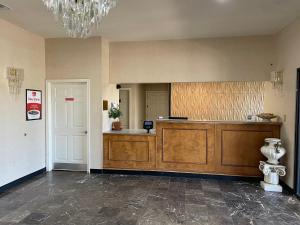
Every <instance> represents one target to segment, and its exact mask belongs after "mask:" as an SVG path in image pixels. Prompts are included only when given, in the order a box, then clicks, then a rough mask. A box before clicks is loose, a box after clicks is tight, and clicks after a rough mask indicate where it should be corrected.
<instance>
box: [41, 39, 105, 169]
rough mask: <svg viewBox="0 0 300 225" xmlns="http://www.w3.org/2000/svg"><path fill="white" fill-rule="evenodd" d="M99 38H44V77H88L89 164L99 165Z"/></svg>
mask: <svg viewBox="0 0 300 225" xmlns="http://www.w3.org/2000/svg"><path fill="white" fill-rule="evenodd" d="M101 72H102V71H101V38H90V39H72V38H54V39H46V78H47V80H53V79H90V81H91V93H90V96H91V99H90V100H91V105H90V107H91V108H90V120H91V134H90V135H91V146H90V147H91V154H90V166H91V168H93V169H101V168H102V155H103V154H102V141H101V140H102V137H101V136H102V78H101Z"/></svg>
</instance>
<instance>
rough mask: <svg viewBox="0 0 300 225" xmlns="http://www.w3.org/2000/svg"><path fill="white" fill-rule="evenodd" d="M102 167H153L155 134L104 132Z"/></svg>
mask: <svg viewBox="0 0 300 225" xmlns="http://www.w3.org/2000/svg"><path fill="white" fill-rule="evenodd" d="M103 144H104V168H112V169H113V168H116V169H132V170H152V169H155V149H156V140H155V136H148V135H117V134H104V143H103Z"/></svg>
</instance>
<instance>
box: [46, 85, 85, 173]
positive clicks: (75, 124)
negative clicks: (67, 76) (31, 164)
mask: <svg viewBox="0 0 300 225" xmlns="http://www.w3.org/2000/svg"><path fill="white" fill-rule="evenodd" d="M51 104H52V107H51V108H52V112H51V113H52V117H51V118H52V146H53V151H52V154H53V166H54V169H64V170H84V171H86V170H87V84H86V83H57V84H53V85H52V88H51Z"/></svg>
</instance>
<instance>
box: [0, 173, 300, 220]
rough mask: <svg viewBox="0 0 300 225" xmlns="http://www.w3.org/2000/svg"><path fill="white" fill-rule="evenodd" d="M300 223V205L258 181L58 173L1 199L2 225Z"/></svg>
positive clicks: (15, 190) (46, 176)
mask: <svg viewBox="0 0 300 225" xmlns="http://www.w3.org/2000/svg"><path fill="white" fill-rule="evenodd" d="M4 224H5V225H7V224H10V225H11V224H22V225H25V224H30V225H33V224H49V225H55V224H62V225H68V224H70V225H71V224H72V225H75V224H76V225H77V224H82V225H98V224H99V225H100V224H101V225H102V224H104V225H135V224H136V225H160V224H162V225H171V224H172V225H173V224H174V225H177V224H184V225H192V224H201V225H202V224H209V225H212V224H220V225H226V224H242V225H244V224H264V225H267V224H273V225H274V224H280V225H284V224H289V225H291V224H300V201H299V200H298V199H297V198H295V197H294V196H291V195H288V194H278V193H265V192H263V191H262V190H261V189H260V188H259V187H258V183H248V182H236V181H235V182H232V181H218V180H212V179H194V178H193V179H187V178H170V177H154V176H121V175H87V174H84V173H71V172H53V173H48V174H47V175H42V176H40V177H38V178H36V179H34V180H32V181H31V182H28V183H26V184H23V185H21V186H19V187H17V188H15V189H13V190H10V192H8V193H4V194H2V195H1V196H0V225H4Z"/></svg>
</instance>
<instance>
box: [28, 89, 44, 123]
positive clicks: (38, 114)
mask: <svg viewBox="0 0 300 225" xmlns="http://www.w3.org/2000/svg"><path fill="white" fill-rule="evenodd" d="M41 119H42V91H39V90H31V89H26V120H27V121H30V120H41Z"/></svg>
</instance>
